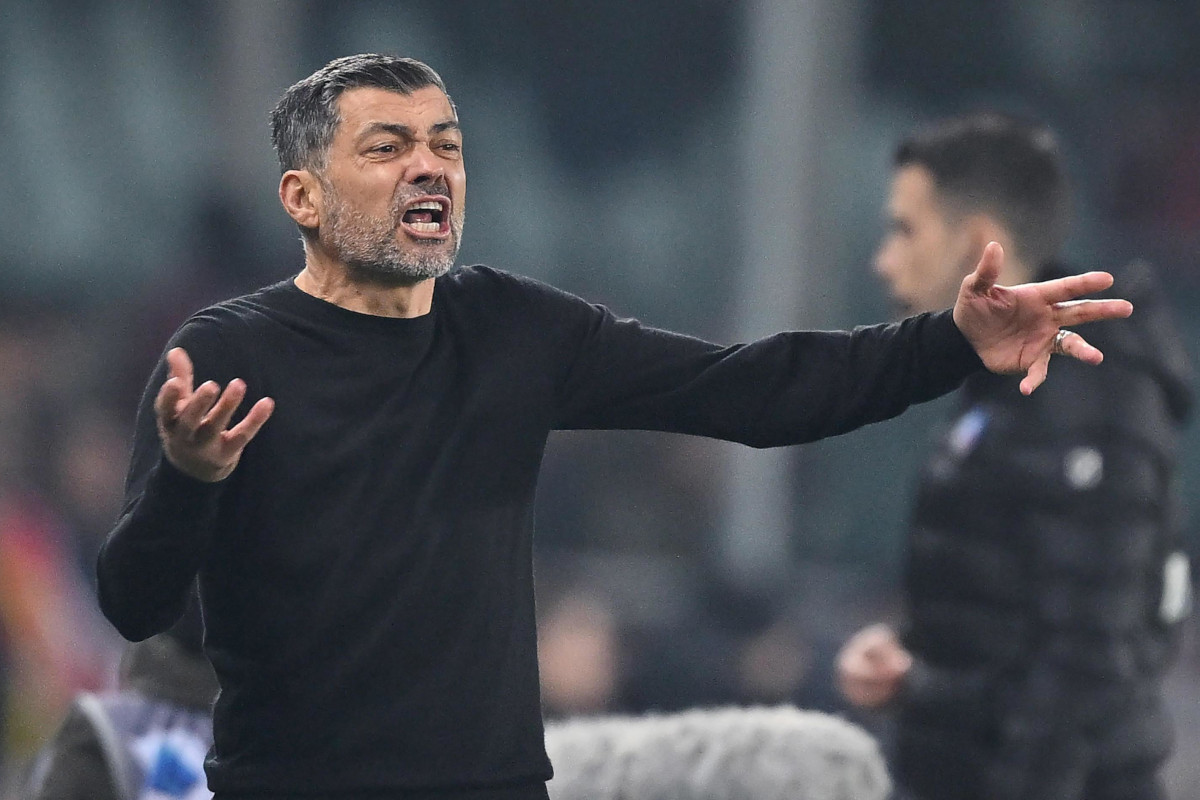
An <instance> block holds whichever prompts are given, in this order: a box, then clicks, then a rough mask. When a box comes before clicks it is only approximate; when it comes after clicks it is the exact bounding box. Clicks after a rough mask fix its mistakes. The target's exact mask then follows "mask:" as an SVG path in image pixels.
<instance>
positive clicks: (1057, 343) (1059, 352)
mask: <svg viewBox="0 0 1200 800" xmlns="http://www.w3.org/2000/svg"><path fill="white" fill-rule="evenodd" d="M1073 333H1074V331H1069V330H1067V329H1066V328H1059V330H1058V333H1056V334H1054V344H1053V345H1052V346H1051V347H1050V352H1052V353H1054V355H1056V356H1063V355H1066V354H1067V351H1066V350H1065V349H1064V348H1063V340H1065V339H1066V338H1067V337H1068V336H1070V335H1071V334H1073Z"/></svg>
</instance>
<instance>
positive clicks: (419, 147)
mask: <svg viewBox="0 0 1200 800" xmlns="http://www.w3.org/2000/svg"><path fill="white" fill-rule="evenodd" d="M445 172H446V166H445V164H444V163H442V159H440V158H438V156H437V154H436V153H434V152H433V150H431V149H430V147H429V145H428V144H427V143H425V142H417V143H416V144H415V145H414V146H413V148H412V152H411V155H410V157H409V160H408V164H407V165H406V168H405V171H404V178H405V180H407V181H408V182H409V183H414V184H422V183H429V182H431V181H435V180H438V179H440V178H441V177H442V176H443V175H444V174H445Z"/></svg>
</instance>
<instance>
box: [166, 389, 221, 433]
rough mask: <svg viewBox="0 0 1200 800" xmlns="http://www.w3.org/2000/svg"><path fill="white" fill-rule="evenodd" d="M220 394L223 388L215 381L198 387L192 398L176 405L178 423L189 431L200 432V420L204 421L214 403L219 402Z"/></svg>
mask: <svg viewBox="0 0 1200 800" xmlns="http://www.w3.org/2000/svg"><path fill="white" fill-rule="evenodd" d="M220 394H221V388H220V387H219V386H218V385H217V384H216V382H215V381H205V382H204V383H202V384H200V385H199V386H197V387H196V391H194V392H192V396H191V397H188V398H184V399H183V400H182V401H181V403H180V404H177V405H176V408H177V409H178V413H177V414H176V419H177V421H178V423H179V424H180V425H182V426H184V427H185V428H187V429H188V430H191V431H193V432H196V431H198V430H199V428H200V420H202V419H204V417H205V415H207V414H208V412H209V411H211V410H212V407H213V403H215V402H216V401H217V397H218V396H219V395H220Z"/></svg>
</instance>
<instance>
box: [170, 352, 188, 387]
mask: <svg viewBox="0 0 1200 800" xmlns="http://www.w3.org/2000/svg"><path fill="white" fill-rule="evenodd" d="M167 378H168V379H170V378H178V379H179V383H180V386H181V387H182V388H183V390H184V394H185V395H186V394H191V392H192V381H193V373H192V359H191V357H189V356H188V354H187V350H184V349H183V348H182V347H172V348H171V349H170V350H168V351H167Z"/></svg>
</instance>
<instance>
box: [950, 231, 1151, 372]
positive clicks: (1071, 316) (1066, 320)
mask: <svg viewBox="0 0 1200 800" xmlns="http://www.w3.org/2000/svg"><path fill="white" fill-rule="evenodd" d="M1003 263H1004V251H1003V249H1001V247H1000V245H999V244H998V243H996V242H991V243H989V244H988V246H987V247H986V248H985V249H984V251H983V257H982V258H981V259H980V260H979V264H978V265H977V266H976V267H975V271H974V272H972V273H971V274H970V275H968V276H967V277H966V278H964V279H963V282H962V286H961V287H960V288H959V292H958V300H957V302H955V304H954V323H955V324H956V325H958V329H959V330H960V331H962V333H963V335H964V336H966V337H967V340H968V341H969V342H970V343H971V346H972V347H974V348H975V352H976V353H978V354H979V357H980V359H982V360H983V363H984V366H986V367H987V368H988V369H990V370H991V371H992V372H1000V373H1019V372H1024V373H1025V377H1024V379H1022V381H1021V391H1022V392H1023V393H1024V394H1029V393H1030V392H1032V391H1033V390H1034V389H1036V388H1037V387H1038V386H1040V385H1041V383H1042V381H1044V380H1045V379H1046V372H1047V369H1048V368H1049V363H1050V355H1051V353H1052V352H1053V348H1054V337H1055V336H1056V335H1057V334H1058V331H1059V329H1061V328H1069V327H1071V326H1072V325H1080V324H1083V323H1085V322H1094V321H1096V320H1104V319H1119V318H1122V317H1128V316H1129V315H1130V314H1131V313H1133V305H1132V304H1131V303H1129V302H1128V301H1127V300H1077V299H1076V298H1078V297H1079V296H1080V295H1085V294H1091V293H1093V292H1098V291H1101V290H1103V289H1107V288H1108V287H1109V286H1112V282H1113V277H1112V275H1110V274H1108V273H1107V272H1085V273H1083V274H1082V275H1071V276H1069V277H1066V278H1057V279H1055V280H1050V281H1044V282H1042V283H1026V284H1022V285H1020V286H997V285H996V279H997V277H998V276H999V275H1000V266H1001V265H1002V264H1003ZM1062 351H1063V354H1064V355H1068V356H1072V357H1074V358H1078V359H1079V360H1080V361H1084V362H1087V363H1088V364H1099V363H1100V361H1101V360H1102V359H1103V358H1104V354H1103V353H1101V352H1100V351H1099V350H1097V349H1096V348H1095V347H1092V346H1091V345H1090V344H1088V343H1087V341H1086V340H1085V339H1084V338H1083V337H1082V336H1080V335H1079V334H1077V333H1076V334H1073V335H1071V336H1067V337H1066V338H1065V339H1064V340H1063V342H1062Z"/></svg>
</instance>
